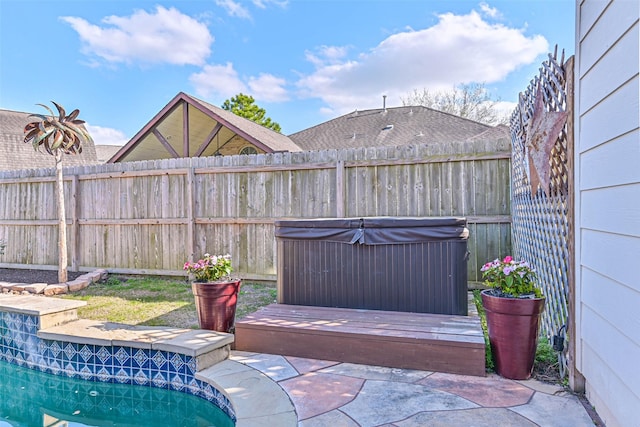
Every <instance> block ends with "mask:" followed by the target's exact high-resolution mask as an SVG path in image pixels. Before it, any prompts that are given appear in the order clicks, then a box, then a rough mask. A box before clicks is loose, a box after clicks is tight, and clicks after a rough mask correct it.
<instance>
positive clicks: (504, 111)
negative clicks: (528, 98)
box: [493, 101, 518, 118]
mask: <svg viewBox="0 0 640 427" xmlns="http://www.w3.org/2000/svg"><path fill="white" fill-rule="evenodd" d="M517 106H518V103H517V102H508V101H498V102H496V103H495V104H494V105H493V107H494V109H495V111H496V113H497V114H498V116H500V117H503V116H504V117H508V118H511V114H513V111H514V110H515V109H516V107H517Z"/></svg>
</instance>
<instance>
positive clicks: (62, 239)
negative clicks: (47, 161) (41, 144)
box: [55, 150, 68, 283]
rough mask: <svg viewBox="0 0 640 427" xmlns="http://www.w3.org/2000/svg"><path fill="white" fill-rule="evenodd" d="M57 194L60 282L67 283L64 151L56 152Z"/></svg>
mask: <svg viewBox="0 0 640 427" xmlns="http://www.w3.org/2000/svg"><path fill="white" fill-rule="evenodd" d="M55 158H56V193H57V195H58V203H57V204H58V282H59V283H64V282H66V281H67V264H68V260H67V221H66V217H65V212H64V181H63V180H62V151H61V150H56V151H55Z"/></svg>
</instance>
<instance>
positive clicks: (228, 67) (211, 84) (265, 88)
mask: <svg viewBox="0 0 640 427" xmlns="http://www.w3.org/2000/svg"><path fill="white" fill-rule="evenodd" d="M189 81H190V82H191V84H192V85H193V86H194V88H195V92H196V94H197V95H198V96H201V97H203V98H219V99H222V98H224V99H228V98H231V97H232V96H235V95H237V94H238V93H240V92H242V93H245V94H247V95H251V96H253V97H254V98H255V99H256V101H258V102H260V101H266V102H283V101H287V100H289V95H288V93H287V90H286V88H285V85H286V81H285V80H284V79H282V78H280V77H276V76H274V75H272V74H266V73H261V74H260V75H258V76H257V77H255V76H250V77H247V78H242V77H241V76H239V75H238V72H237V71H236V70H235V69H234V68H233V64H232V63H230V62H227V63H226V64H225V65H221V64H214V65H206V66H205V67H204V68H203V69H202V71H201V72H199V73H194V74H192V75H191V76H190V77H189Z"/></svg>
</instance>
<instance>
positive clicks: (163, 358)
mask: <svg viewBox="0 0 640 427" xmlns="http://www.w3.org/2000/svg"><path fill="white" fill-rule="evenodd" d="M169 357H170V354H169V353H168V352H166V351H160V350H153V351H151V361H152V362H153V363H152V365H151V368H152V370H157V371H165V372H168V371H169V366H168V365H169Z"/></svg>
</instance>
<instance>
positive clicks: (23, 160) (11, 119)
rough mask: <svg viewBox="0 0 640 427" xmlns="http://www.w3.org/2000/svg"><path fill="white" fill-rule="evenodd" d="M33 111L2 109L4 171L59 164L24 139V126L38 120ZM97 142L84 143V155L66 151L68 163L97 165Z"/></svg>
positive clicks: (0, 143)
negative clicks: (95, 144) (32, 115)
mask: <svg viewBox="0 0 640 427" xmlns="http://www.w3.org/2000/svg"><path fill="white" fill-rule="evenodd" d="M31 114H32V113H23V112H19V111H11V110H2V109H0V170H16V169H39V168H52V167H55V160H54V159H53V156H51V155H50V154H47V153H46V152H45V151H44V150H42V151H40V152H38V151H35V150H34V149H33V146H32V145H31V144H26V143H25V142H24V127H25V126H26V125H27V123H29V122H32V121H34V120H35V119H34V118H33V117H29V116H30V115H31ZM96 163H97V157H96V150H95V146H94V144H93V142H85V143H83V144H82V153H81V154H63V161H62V164H63V165H64V166H77V165H89V164H96Z"/></svg>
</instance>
